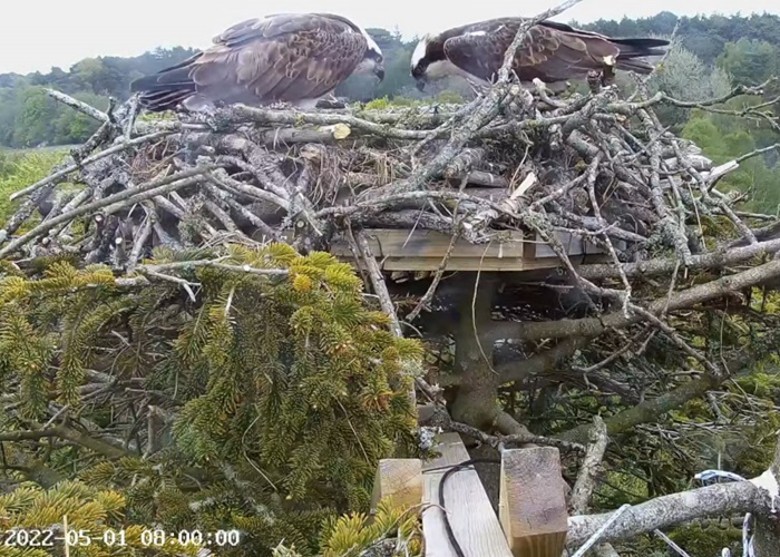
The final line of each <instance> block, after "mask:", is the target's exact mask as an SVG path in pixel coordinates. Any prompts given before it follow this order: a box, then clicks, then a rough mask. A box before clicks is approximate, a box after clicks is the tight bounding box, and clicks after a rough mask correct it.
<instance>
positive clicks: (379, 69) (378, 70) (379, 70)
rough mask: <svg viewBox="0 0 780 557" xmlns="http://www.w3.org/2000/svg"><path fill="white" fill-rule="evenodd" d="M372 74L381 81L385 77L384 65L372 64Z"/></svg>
mask: <svg viewBox="0 0 780 557" xmlns="http://www.w3.org/2000/svg"><path fill="white" fill-rule="evenodd" d="M374 75H375V76H377V77H378V78H379V81H380V83H381V82H382V81H383V80H384V79H385V67H384V66H383V65H382V64H377V65H376V66H374Z"/></svg>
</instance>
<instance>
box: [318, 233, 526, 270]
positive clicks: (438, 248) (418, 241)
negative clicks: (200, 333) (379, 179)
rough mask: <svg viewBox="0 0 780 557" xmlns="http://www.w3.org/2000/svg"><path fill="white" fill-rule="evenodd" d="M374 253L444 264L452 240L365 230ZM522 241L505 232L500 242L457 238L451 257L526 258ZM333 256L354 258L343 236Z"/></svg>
mask: <svg viewBox="0 0 780 557" xmlns="http://www.w3.org/2000/svg"><path fill="white" fill-rule="evenodd" d="M366 235H367V236H368V238H369V245H370V247H371V251H372V253H374V255H375V256H376V257H377V258H378V259H382V258H385V257H403V258H409V257H414V258H419V257H434V258H438V259H439V262H441V260H442V258H443V257H444V256H445V255H446V254H447V249H448V248H449V245H450V241H451V240H452V237H451V236H449V235H448V234H443V233H441V232H437V231H435V230H421V229H417V230H414V231H410V230H396V229H391V228H375V229H370V230H366ZM523 238H524V235H523V233H522V232H520V231H515V230H512V231H506V232H503V233H502V234H501V240H499V239H495V240H493V241H492V242H490V243H488V244H471V243H469V242H468V241H467V240H465V239H463V238H458V240H457V241H456V242H455V247H454V248H453V250H452V254H451V255H450V257H451V258H461V257H476V258H478V259H479V258H482V257H484V258H486V259H487V258H497V259H501V258H505V257H522V256H523ZM330 251H331V253H332V254H333V255H351V254H352V251H351V250H350V248H349V243H348V242H347V241H346V240H345V239H343V238H340V237H335V238H334V239H333V242H332V244H331V250H330Z"/></svg>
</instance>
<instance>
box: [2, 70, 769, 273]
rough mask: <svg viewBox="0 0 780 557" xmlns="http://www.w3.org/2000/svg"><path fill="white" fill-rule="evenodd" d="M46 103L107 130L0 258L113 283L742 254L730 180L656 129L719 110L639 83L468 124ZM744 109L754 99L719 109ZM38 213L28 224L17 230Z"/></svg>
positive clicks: (504, 93) (364, 114) (496, 98)
mask: <svg viewBox="0 0 780 557" xmlns="http://www.w3.org/2000/svg"><path fill="white" fill-rule="evenodd" d="M51 93H52V94H53V95H55V96H56V97H57V98H59V99H60V100H62V101H64V102H67V103H69V104H71V105H72V106H74V107H75V108H77V109H80V110H82V111H84V112H87V113H89V114H91V115H93V116H94V117H95V118H98V119H100V120H102V121H103V124H102V126H101V127H100V129H99V130H98V131H97V132H96V133H95V135H94V136H93V137H92V138H90V139H89V140H88V141H87V142H86V143H85V144H84V145H82V146H81V147H79V148H78V149H75V150H74V151H73V152H72V154H71V159H72V160H71V161H67V162H65V163H63V165H61V166H60V167H58V168H57V169H55V172H54V173H53V174H52V175H50V176H49V177H48V178H46V179H44V180H42V181H40V182H38V183H36V184H32V185H31V186H29V187H28V188H25V189H24V190H22V191H21V192H18V193H17V194H15V195H14V197H15V198H24V202H23V203H22V205H21V207H20V209H19V211H18V212H17V213H16V214H15V215H14V216H13V218H12V219H11V220H10V221H9V222H8V223H6V227H5V229H4V230H2V231H0V241H2V242H3V243H4V245H3V246H2V248H0V256H8V255H9V254H11V253H14V252H18V251H20V250H23V251H24V252H25V254H26V255H28V256H31V255H36V254H41V253H51V252H61V251H66V252H73V253H78V254H80V255H81V256H82V257H83V258H84V260H85V261H86V262H88V263H98V262H104V263H110V264H112V265H114V266H116V267H117V268H118V269H127V268H133V267H135V265H137V263H138V262H139V261H140V260H141V259H142V258H144V257H146V256H148V255H149V254H150V253H151V249H152V248H154V247H155V246H160V245H163V246H170V247H175V248H180V247H188V246H197V245H203V244H209V245H214V244H219V243H223V242H245V243H256V242H265V241H268V240H285V241H290V242H293V243H294V245H295V246H296V247H297V248H299V249H301V250H303V251H306V250H310V249H327V248H328V245H329V241H330V240H331V239H332V238H333V235H334V234H336V233H341V232H346V233H347V235H349V236H351V234H350V233H349V232H350V231H351V229H353V228H355V227H357V228H359V227H384V228H403V229H412V228H417V229H434V230H438V231H442V232H446V233H453V234H458V235H461V236H462V237H464V238H466V239H467V240H468V241H470V242H473V243H480V242H486V241H489V240H490V239H491V238H493V237H495V235H496V234H501V231H504V230H508V229H523V230H526V231H531V232H534V233H536V234H538V235H540V236H541V237H542V238H543V239H545V240H547V241H549V242H550V243H551V245H552V247H553V249H554V250H555V251H556V253H558V255H559V256H560V257H561V258H562V259H563V260H564V261H565V260H566V255H565V250H563V249H562V247H561V246H560V244H556V240H555V237H554V232H555V231H567V232H569V233H571V234H574V235H575V236H580V237H582V236H586V237H587V238H588V240H589V241H590V242H594V243H596V244H601V245H602V247H603V248H604V250H605V253H608V254H611V255H612V257H613V258H614V259H615V262H617V261H618V260H620V261H623V262H625V261H638V260H642V259H643V258H647V257H649V256H650V255H652V254H654V253H658V251H659V250H673V251H674V253H676V254H677V256H678V257H679V258H680V259H681V260H682V261H684V262H687V261H689V260H690V257H691V255H692V253H695V252H696V251H697V250H698V249H699V246H701V245H702V244H701V243H702V240H703V238H702V236H706V234H707V227H706V226H703V225H702V222H703V221H704V219H708V218H724V219H726V220H727V221H730V222H731V223H732V224H733V227H734V228H735V229H736V230H738V231H739V232H740V233H741V235H742V236H743V237H745V238H746V239H748V240H749V241H751V242H754V241H755V238H754V237H753V234H752V233H751V231H750V228H749V226H748V225H747V224H746V223H744V222H743V221H742V219H741V218H740V217H739V216H738V215H737V212H736V211H735V209H734V208H733V207H732V206H733V203H734V200H733V199H732V198H730V197H729V196H727V195H725V194H723V193H720V192H719V191H718V190H717V189H715V187H714V186H715V185H716V182H717V181H718V180H719V179H720V178H721V177H722V176H723V175H724V174H725V173H726V172H728V171H730V170H733V169H734V168H736V167H737V164H736V163H729V164H727V165H723V166H721V167H717V168H713V165H712V163H711V161H710V160H709V159H707V158H706V157H704V156H702V154H701V152H700V150H699V149H698V148H697V147H696V146H695V145H692V144H691V143H690V142H688V141H685V140H683V139H681V138H679V137H675V136H674V135H673V134H671V133H669V132H667V131H665V130H664V128H663V126H662V125H661V124H660V122H659V121H658V118H657V117H656V115H655V114H654V112H653V106H655V105H657V104H659V103H672V104H675V105H678V106H694V105H696V106H708V105H712V104H715V103H717V102H722V101H723V100H724V99H725V98H726V97H724V98H722V99H712V100H710V101H707V102H703V103H683V102H680V101H676V100H674V99H671V98H669V97H667V96H666V95H663V94H656V95H654V96H650V95H648V94H646V90H645V88H644V85H643V83H641V82H639V83H638V87H637V91H636V93H634V95H633V98H629V99H621V93H620V91H619V90H618V89H617V87H615V86H607V87H597V88H595V89H594V90H592V91H591V92H590V93H589V94H586V95H581V94H572V95H570V96H568V97H566V98H552V97H551V96H550V94H548V92H547V91H546V90H545V88H544V87H543V86H542V85H541V84H537V87H536V89H535V90H527V89H524V88H522V87H520V86H518V85H513V84H511V83H509V82H500V83H498V84H497V85H496V86H494V87H493V88H492V89H490V90H488V91H487V93H486V94H485V95H484V96H480V97H479V98H477V99H475V100H474V101H472V102H471V103H469V104H468V105H465V106H434V107H414V108H404V109H401V108H388V109H386V110H365V109H341V110H325V109H323V110H317V111H314V112H298V111H295V110H292V109H285V108H283V107H282V108H250V107H246V106H232V107H225V108H221V109H219V110H217V111H216V113H214V114H211V115H208V116H203V115H192V114H179V115H177V117H176V118H171V117H167V118H159V117H158V118H150V117H143V116H142V117H141V118H136V116H137V113H136V109H135V104H134V102H133V101H132V100H131V101H130V102H128V103H127V104H125V105H123V106H121V107H119V108H118V109H116V110H113V109H112V110H109V112H108V113H102V112H100V111H98V110H95V109H94V108H92V107H87V106H84V105H82V104H81V103H80V102H79V101H76V100H74V99H70V98H69V97H66V96H64V95H62V94H60V93H55V92H51ZM745 93H753V94H760V93H761V90H760V88H757V89H753V90H747V89H744V88H740V89H737V90H735V91H734V92H732V93H731V94H730V95H728V97H732V96H736V95H737V94H745ZM62 184H68V187H59V186H60V185H62ZM73 184H77V185H78V187H73ZM36 210H37V212H38V213H40V215H41V222H39V223H37V224H30V223H29V222H28V221H30V219H31V218H32V217H35V216H36V215H34V213H35V212H36ZM22 226H24V228H25V229H26V231H25V232H24V233H23V234H19V231H20V229H21V227H22ZM567 266H568V264H567Z"/></svg>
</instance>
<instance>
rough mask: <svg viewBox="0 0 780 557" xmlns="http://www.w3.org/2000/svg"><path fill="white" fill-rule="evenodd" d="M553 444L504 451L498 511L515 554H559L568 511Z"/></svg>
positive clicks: (543, 556) (548, 556)
mask: <svg viewBox="0 0 780 557" xmlns="http://www.w3.org/2000/svg"><path fill="white" fill-rule="evenodd" d="M564 488H565V484H564V480H563V476H562V475H561V459H560V454H559V452H558V449H556V448H555V447H533V448H526V449H511V450H507V451H504V453H503V454H502V457H501V476H500V489H501V493H500V496H499V504H498V514H499V518H500V521H501V526H502V527H503V529H504V533H505V534H506V539H507V542H508V544H509V547H510V548H511V550H512V553H513V555H514V556H515V557H521V556H522V557H561V555H562V554H563V550H564V547H565V545H566V533H567V531H568V519H569V517H568V512H567V509H566V499H565V492H564Z"/></svg>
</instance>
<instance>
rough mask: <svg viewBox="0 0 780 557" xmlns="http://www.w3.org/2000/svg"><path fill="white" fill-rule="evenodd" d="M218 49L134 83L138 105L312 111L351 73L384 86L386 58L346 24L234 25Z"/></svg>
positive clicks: (280, 21) (297, 20)
mask: <svg viewBox="0 0 780 557" xmlns="http://www.w3.org/2000/svg"><path fill="white" fill-rule="evenodd" d="M212 42H213V46H211V47H210V48H208V49H206V50H204V51H202V52H199V53H197V54H196V55H194V56H192V57H191V58H189V59H187V60H185V61H184V62H181V63H180V64H177V65H175V66H172V67H170V68H166V69H164V70H162V71H160V72H159V73H157V74H154V75H150V76H145V77H142V78H140V79H137V80H136V81H134V82H133V83H132V84H131V86H130V90H131V91H132V92H140V95H139V105H140V106H142V107H143V108H146V109H147V110H149V111H152V112H160V111H163V110H168V109H173V108H176V107H177V106H179V105H183V106H184V107H185V108H186V109H188V110H194V111H196V110H210V109H213V107H214V106H215V104H217V103H219V104H232V103H244V104H248V105H267V104H273V103H277V102H283V103H289V104H292V105H293V106H297V107H299V108H313V107H314V106H315V105H316V104H317V101H318V100H319V99H320V98H322V97H324V96H325V95H328V94H330V93H331V92H332V91H333V90H334V89H335V88H336V86H337V85H338V84H340V83H341V82H342V81H344V80H345V79H347V78H348V77H349V76H350V75H352V74H353V73H369V72H373V73H374V75H376V76H377V77H378V78H379V80H380V81H381V80H382V79H384V75H385V70H384V66H383V56H382V51H381V50H380V49H379V46H378V45H377V44H376V42H375V41H374V40H373V39H372V38H371V37H370V36H369V35H368V33H366V31H365V30H364V29H363V28H361V27H359V26H358V25H356V24H355V23H353V22H352V21H350V20H349V19H347V18H345V17H342V16H339V15H334V14H328V13H308V14H274V15H269V16H266V17H265V18H263V19H250V20H247V21H243V22H241V23H238V24H236V25H233V26H232V27H230V28H229V29H227V30H226V31H224V32H223V33H222V34H220V35H218V36H216V37H215V38H214V39H212Z"/></svg>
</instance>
